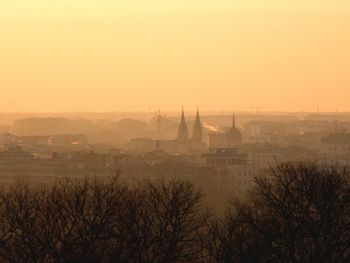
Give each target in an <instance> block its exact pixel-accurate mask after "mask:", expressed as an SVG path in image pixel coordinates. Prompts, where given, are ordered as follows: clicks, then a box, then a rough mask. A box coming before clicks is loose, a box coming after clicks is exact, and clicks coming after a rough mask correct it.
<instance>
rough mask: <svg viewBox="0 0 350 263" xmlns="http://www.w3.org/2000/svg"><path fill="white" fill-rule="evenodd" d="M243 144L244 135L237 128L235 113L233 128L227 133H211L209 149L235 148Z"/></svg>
mask: <svg viewBox="0 0 350 263" xmlns="http://www.w3.org/2000/svg"><path fill="white" fill-rule="evenodd" d="M241 144H242V134H241V132H240V131H239V130H238V128H237V127H236V117H235V114H234V113H233V117H232V126H231V127H230V128H229V130H228V131H227V132H225V133H222V132H215V133H209V148H210V149H218V148H233V147H237V146H239V145H241Z"/></svg>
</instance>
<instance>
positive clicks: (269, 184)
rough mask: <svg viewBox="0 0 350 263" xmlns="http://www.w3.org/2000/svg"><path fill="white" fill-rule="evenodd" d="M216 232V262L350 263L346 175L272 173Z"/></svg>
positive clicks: (298, 167)
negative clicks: (248, 257)
mask: <svg viewBox="0 0 350 263" xmlns="http://www.w3.org/2000/svg"><path fill="white" fill-rule="evenodd" d="M218 229H219V230H218V232H219V233H220V235H219V238H216V239H215V241H216V242H217V244H218V245H217V246H216V247H217V249H216V250H215V251H216V254H215V253H212V255H213V256H216V258H218V259H219V260H218V261H219V262H349V261H350V184H349V173H348V170H347V169H340V168H339V169H338V168H335V167H320V166H317V165H316V164H313V163H297V164H293V163H286V164H280V165H278V166H277V167H275V168H271V169H270V170H269V171H268V174H267V175H266V176H264V177H259V178H257V179H256V186H255V188H254V189H253V191H252V192H251V193H250V194H249V197H248V200H247V202H245V203H244V204H242V203H238V204H237V203H236V204H234V205H232V206H231V210H230V211H229V212H228V214H227V216H226V218H225V220H223V222H222V223H220V224H219V226H218ZM217 255H219V256H220V257H218V256H217ZM249 255H254V257H253V258H251V257H250V259H249V260H247V256H249Z"/></svg>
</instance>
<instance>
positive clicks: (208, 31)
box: [0, 0, 350, 112]
mask: <svg viewBox="0 0 350 263" xmlns="http://www.w3.org/2000/svg"><path fill="white" fill-rule="evenodd" d="M0 91H1V92H0V111H3V112H5V111H118V110H122V111H125V110H128V111H130V110H144V111H147V110H153V109H158V108H160V109H163V110H175V109H180V107H181V105H184V106H185V107H186V108H187V109H188V110H194V109H195V107H196V106H197V105H199V106H200V107H201V109H203V110H220V109H221V108H223V109H225V110H230V109H232V108H235V109H236V110H250V109H252V108H253V107H260V108H261V109H262V110H293V111H298V110H309V111H314V110H316V108H317V105H319V107H320V110H324V111H335V110H336V109H338V111H350V1H349V0H343V1H342V0H290V1H288V0H0Z"/></svg>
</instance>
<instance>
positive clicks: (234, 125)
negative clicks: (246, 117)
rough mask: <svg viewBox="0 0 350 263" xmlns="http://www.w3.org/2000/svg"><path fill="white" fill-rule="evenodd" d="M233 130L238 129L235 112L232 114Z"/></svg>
mask: <svg viewBox="0 0 350 263" xmlns="http://www.w3.org/2000/svg"><path fill="white" fill-rule="evenodd" d="M232 128H236V113H235V111H233V114H232Z"/></svg>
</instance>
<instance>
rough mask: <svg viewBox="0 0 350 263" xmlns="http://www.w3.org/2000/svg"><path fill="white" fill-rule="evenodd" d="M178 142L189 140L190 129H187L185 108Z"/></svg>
mask: <svg viewBox="0 0 350 263" xmlns="http://www.w3.org/2000/svg"><path fill="white" fill-rule="evenodd" d="M177 140H178V141H187V140H188V129H187V124H186V121H185V113H184V109H183V108H182V113H181V121H180V124H179V129H178V135H177Z"/></svg>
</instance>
